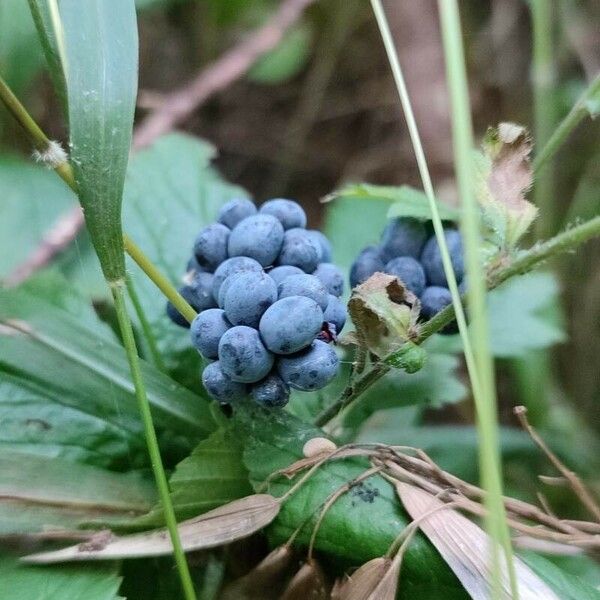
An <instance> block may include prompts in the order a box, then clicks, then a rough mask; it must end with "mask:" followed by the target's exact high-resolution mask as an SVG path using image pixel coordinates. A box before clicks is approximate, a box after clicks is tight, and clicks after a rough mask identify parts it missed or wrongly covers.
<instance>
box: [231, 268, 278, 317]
mask: <svg viewBox="0 0 600 600" xmlns="http://www.w3.org/2000/svg"><path fill="white" fill-rule="evenodd" d="M221 287H222V288H223V287H225V288H226V292H225V296H224V301H223V308H224V309H225V315H226V316H227V318H228V319H229V321H230V322H231V323H232V324H233V325H248V326H249V327H258V323H259V321H260V318H261V317H262V315H263V313H264V312H265V310H267V308H269V306H271V304H273V302H275V301H276V300H277V286H276V285H275V282H274V281H273V280H272V279H271V278H270V277H269V276H268V275H267V274H265V273H252V272H243V273H234V274H233V275H230V276H229V277H228V278H227V279H226V280H225V281H224V282H223V284H222V286H221Z"/></svg>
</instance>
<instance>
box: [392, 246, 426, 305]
mask: <svg viewBox="0 0 600 600" xmlns="http://www.w3.org/2000/svg"><path fill="white" fill-rule="evenodd" d="M385 272H386V273H388V274H389V275H393V276H394V277H398V279H400V280H401V281H402V283H404V285H405V286H406V287H407V288H408V289H409V290H410V291H411V292H412V293H413V294H415V296H420V295H421V294H422V293H423V290H424V289H425V272H424V271H423V267H422V266H421V263H420V262H419V261H418V260H415V259H414V258H412V257H410V256H399V257H398V258H392V260H390V261H389V262H388V263H387V264H386V265H385Z"/></svg>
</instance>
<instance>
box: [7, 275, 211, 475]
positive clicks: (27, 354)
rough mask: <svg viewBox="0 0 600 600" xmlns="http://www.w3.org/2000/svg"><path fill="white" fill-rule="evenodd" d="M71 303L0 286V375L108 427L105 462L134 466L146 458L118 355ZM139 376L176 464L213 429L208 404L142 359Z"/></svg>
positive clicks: (102, 331)
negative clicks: (109, 459)
mask: <svg viewBox="0 0 600 600" xmlns="http://www.w3.org/2000/svg"><path fill="white" fill-rule="evenodd" d="M40 287H42V286H40ZM65 296H67V297H69V296H70V294H69V293H68V292H67V291H65V292H64V294H63V296H62V297H65ZM75 298H76V296H75V297H73V298H70V299H69V302H68V303H67V302H66V301H64V300H63V301H62V305H59V304H61V303H58V302H57V300H56V297H55V295H54V296H51V298H50V300H49V299H48V298H47V297H46V296H45V295H44V294H42V293H41V290H40V289H31V288H30V287H29V286H27V287H24V288H17V289H11V290H3V289H0V324H2V329H1V330H0V371H3V372H5V373H10V374H12V375H15V376H16V377H17V378H18V379H22V380H25V381H27V382H29V383H30V384H31V386H34V389H35V390H40V391H43V394H44V398H48V399H49V402H50V401H52V402H57V403H60V404H61V405H63V406H66V407H70V408H72V409H74V410H76V411H80V412H81V413H83V414H86V415H90V416H91V417H93V418H96V419H99V420H102V421H103V422H105V423H107V424H108V425H107V426H106V429H105V434H104V435H106V436H107V437H106V438H102V440H101V441H106V443H107V447H109V448H110V454H111V456H112V464H113V465H114V466H118V465H121V466H122V465H123V464H124V463H125V464H126V463H128V462H129V461H133V462H134V464H135V463H136V462H138V464H139V461H146V460H147V457H146V453H145V451H144V450H145V449H144V442H143V436H142V426H141V423H140V419H139V415H138V412H137V404H136V401H135V396H134V393H133V385H132V383H131V379H130V374H129V370H128V366H127V361H126V358H125V352H124V350H123V348H122V347H121V346H120V345H119V344H118V343H116V341H115V339H114V335H113V333H112V331H111V330H110V329H109V328H108V327H106V326H103V325H102V324H98V323H97V322H95V324H94V325H90V320H89V319H87V320H86V319H82V318H81V317H80V314H81V311H75V310H73V304H76V300H75ZM80 302H81V301H80ZM66 306H69V308H66ZM142 371H143V375H144V381H145V382H146V386H147V391H148V397H149V400H150V403H151V405H152V408H153V411H154V417H155V420H156V425H157V429H158V430H159V432H160V433H161V434H162V438H163V442H164V445H163V447H164V450H165V451H166V453H167V459H168V460H180V459H181V456H182V453H185V452H188V451H189V449H190V448H191V447H192V446H193V445H194V444H195V443H197V441H198V440H199V439H202V438H204V437H206V435H208V434H209V433H210V432H211V431H212V430H213V429H214V428H215V422H214V419H213V417H212V414H211V410H210V407H209V405H208V404H207V403H206V402H204V401H203V400H201V399H200V398H199V397H198V396H196V395H194V394H192V393H191V392H189V391H188V390H187V389H185V388H183V387H181V386H180V385H178V384H177V383H175V382H174V381H173V380H172V379H170V378H169V377H167V376H166V375H164V374H163V373H160V372H158V371H157V370H156V369H155V368H154V367H152V366H151V365H149V364H147V363H145V362H143V363H142ZM24 389H25V390H27V389H30V388H24ZM40 393H41V392H40ZM50 399H51V400H50ZM34 404H35V401H34ZM67 414H68V413H66V412H65V419H66V415H67ZM59 416H60V415H56V417H57V418H59ZM24 417H25V414H24V415H23V418H24ZM31 417H32V418H35V417H36V415H35V414H33V415H31ZM67 423H68V421H67V422H64V421H63V423H62V425H61V427H64V426H66V425H67ZM5 425H6V426H8V425H9V424H5ZM1 429H2V424H0V430H1ZM111 431H112V432H114V434H111V435H110V436H108V433H109V432H111ZM121 431H122V432H123V434H122V441H119V432H121ZM7 435H8V433H7ZM109 441H110V442H111V443H109ZM89 443H90V444H93V440H90V442H89Z"/></svg>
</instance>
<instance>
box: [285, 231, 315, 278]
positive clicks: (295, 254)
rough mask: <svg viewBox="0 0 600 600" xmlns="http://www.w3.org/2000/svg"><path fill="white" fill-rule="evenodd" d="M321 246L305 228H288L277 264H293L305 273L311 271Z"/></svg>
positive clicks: (313, 268)
mask: <svg viewBox="0 0 600 600" xmlns="http://www.w3.org/2000/svg"><path fill="white" fill-rule="evenodd" d="M320 257H321V246H320V245H319V243H318V242H316V241H315V239H314V237H313V236H311V235H310V234H309V233H308V232H307V231H306V229H300V228H294V229H288V230H287V231H286V232H285V235H284V237H283V245H282V246H281V252H280V254H279V258H278V259H277V264H278V265H293V266H294V267H299V268H300V269H302V270H303V271H304V272H305V273H312V272H313V271H314V270H315V269H316V268H317V265H318V264H319V259H320Z"/></svg>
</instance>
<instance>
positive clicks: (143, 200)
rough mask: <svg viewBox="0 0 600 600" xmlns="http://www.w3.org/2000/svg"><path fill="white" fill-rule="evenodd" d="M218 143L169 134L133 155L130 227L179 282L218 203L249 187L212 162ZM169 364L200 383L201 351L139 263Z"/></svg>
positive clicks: (144, 297) (140, 288) (143, 295)
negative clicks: (229, 180) (235, 182)
mask: <svg viewBox="0 0 600 600" xmlns="http://www.w3.org/2000/svg"><path fill="white" fill-rule="evenodd" d="M214 155H215V150H214V148H213V147H212V146H211V145H210V144H208V143H206V142H203V141H201V140H197V139H194V138H191V137H188V136H185V135H177V134H173V135H168V136H165V137H163V138H161V139H159V140H158V141H157V142H156V143H155V144H153V145H152V146H151V147H150V148H148V149H146V150H143V151H142V152H139V153H138V154H136V155H135V156H134V158H133V159H132V161H131V164H130V166H129V170H128V173H127V180H126V184H125V196H124V198H125V199H124V204H123V220H124V223H125V227H126V229H127V231H128V232H129V233H130V235H131V237H132V238H133V239H134V240H135V241H136V243H137V244H139V246H140V247H141V248H142V249H143V250H144V252H145V253H146V255H147V256H148V257H149V258H150V260H151V261H152V262H153V263H154V264H155V265H157V266H158V268H159V269H160V270H161V272H162V273H164V274H165V275H166V276H167V277H168V278H169V279H170V280H171V282H172V283H173V284H176V285H180V283H181V279H182V277H183V275H184V274H185V271H186V265H187V262H188V260H189V259H190V257H191V256H192V248H193V245H194V239H195V237H196V236H197V235H198V232H199V231H200V230H201V229H202V228H203V227H204V226H206V225H208V224H209V223H211V222H214V221H215V219H216V217H217V213H218V211H219V208H220V207H221V206H222V205H223V204H224V203H225V202H227V201H228V200H231V199H232V198H234V197H245V196H247V194H246V192H244V190H242V189H241V188H239V187H237V186H234V185H231V184H229V183H227V182H225V181H223V180H222V179H221V177H220V176H219V175H218V174H217V172H216V171H215V170H214V169H212V168H211V167H210V166H209V163H210V160H211V159H212V158H213V157H214ZM128 270H129V272H130V273H131V275H132V277H133V279H134V282H135V286H136V290H137V292H138V295H139V297H140V301H141V304H142V307H143V309H144V312H145V314H146V317H147V318H148V321H149V322H150V325H151V327H152V331H153V332H154V335H155V336H156V339H157V342H158V347H159V350H160V352H161V354H162V356H163V358H164V359H165V362H166V364H167V366H168V367H169V368H170V369H171V370H175V371H176V373H177V374H178V376H179V377H180V379H181V380H183V381H185V382H186V383H188V384H189V385H190V386H193V387H194V389H196V388H198V389H199V388H200V384H199V374H198V370H199V368H200V356H199V354H198V352H196V351H195V350H193V349H192V347H191V343H190V340H189V334H188V332H187V331H186V330H184V329H182V328H181V327H177V326H176V325H173V323H172V322H171V321H170V320H169V319H168V318H167V317H166V314H165V304H166V301H165V299H164V297H163V296H162V295H161V294H160V293H159V292H158V291H157V289H156V287H155V286H154V284H153V283H152V282H151V281H150V280H149V279H148V278H147V277H146V276H145V275H144V273H142V272H141V271H140V269H139V268H138V267H137V266H136V265H133V264H132V265H131V266H130V267H129V268H128Z"/></svg>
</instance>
